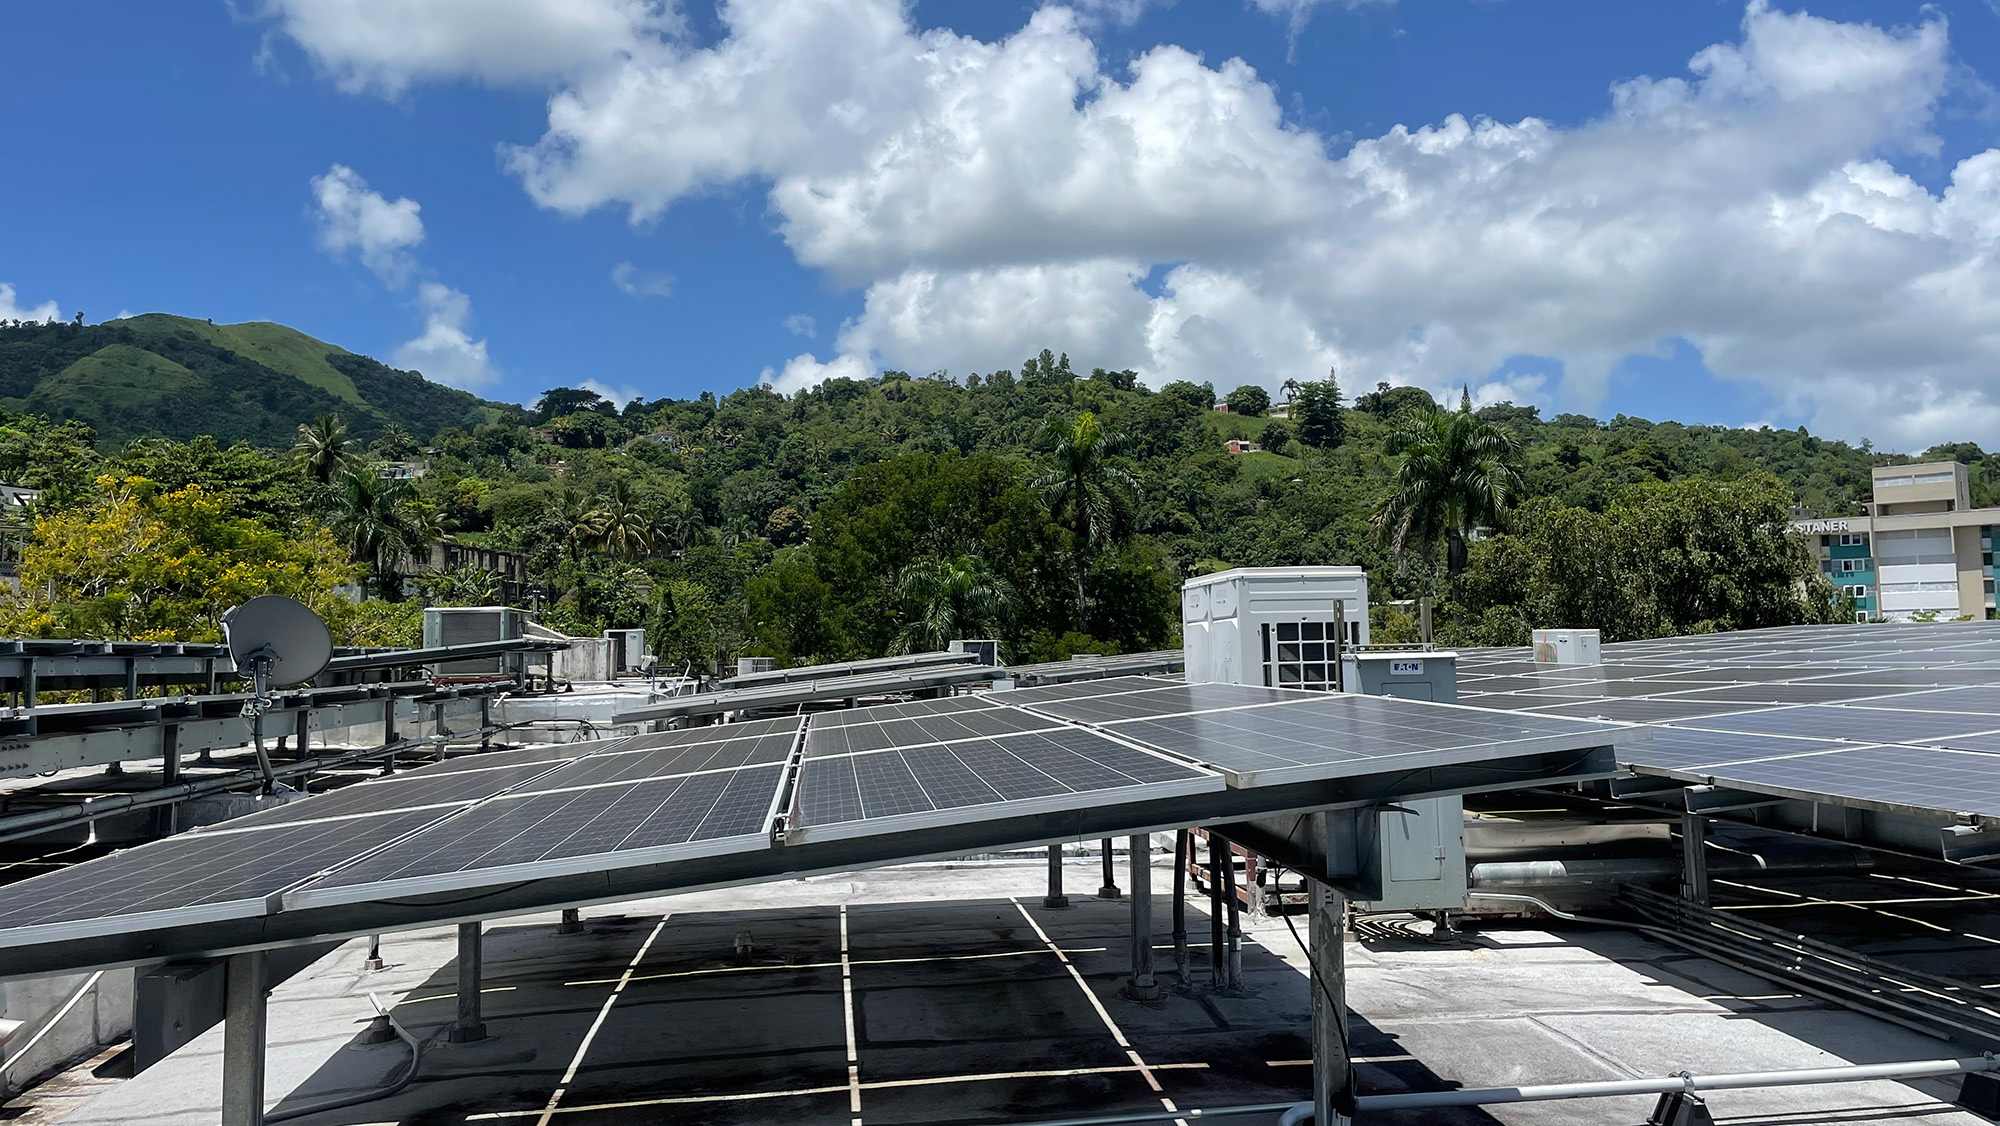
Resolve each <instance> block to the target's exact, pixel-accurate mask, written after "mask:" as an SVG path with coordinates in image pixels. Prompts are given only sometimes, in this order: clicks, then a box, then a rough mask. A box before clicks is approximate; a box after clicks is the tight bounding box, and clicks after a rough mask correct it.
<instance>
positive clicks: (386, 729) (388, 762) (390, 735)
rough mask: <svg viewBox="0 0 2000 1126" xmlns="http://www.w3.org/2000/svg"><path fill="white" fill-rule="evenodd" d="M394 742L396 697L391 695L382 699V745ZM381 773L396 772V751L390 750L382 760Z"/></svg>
mask: <svg viewBox="0 0 2000 1126" xmlns="http://www.w3.org/2000/svg"><path fill="white" fill-rule="evenodd" d="M395 742H396V697H395V696H393V695H392V696H390V697H389V698H388V699H386V700H383V701H382V745H383V746H385V747H387V746H391V745H393V744H394V743H395ZM382 773H384V774H394V773H396V752H394V751H390V752H389V757H387V758H385V759H383V760H382Z"/></svg>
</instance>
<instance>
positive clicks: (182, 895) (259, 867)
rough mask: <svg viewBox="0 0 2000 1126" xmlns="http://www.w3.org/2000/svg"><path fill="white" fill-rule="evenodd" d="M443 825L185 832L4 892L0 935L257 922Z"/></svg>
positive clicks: (373, 823)
mask: <svg viewBox="0 0 2000 1126" xmlns="http://www.w3.org/2000/svg"><path fill="white" fill-rule="evenodd" d="M437 816H438V815H437V814H436V813H434V812H411V813H396V814H389V815H385V816H382V817H364V818H353V819H348V820H342V821H326V822H314V823H309V824H303V825H276V826H271V827H269V828H265V829H258V830H251V831H241V832H229V833H204V832H192V833H184V834H182V835H180V836H178V837H169V838H167V839H166V840H163V841H156V842H154V843H152V844H150V845H145V846H143V847H140V848H134V849H128V850H126V851H124V852H120V853H115V854H113V855H111V856H107V857H103V858H101V859H98V860H93V861H90V862H89V863H86V864H79V865H77V866H75V867H73V868H64V869H61V870H60V871H56V872H51V873H48V874H47V875H42V876H37V877H35V878H33V879H30V880H23V881H21V882H20V883H17V884H10V885H8V887H7V894H6V896H5V897H4V902H0V931H13V932H15V933H9V934H7V935H6V938H7V940H8V942H9V943H10V944H14V945H19V944H23V943H27V942H34V941H61V940H68V939H78V938H85V937H89V936H91V935H95V934H109V933H117V932H118V931H121V930H126V929H133V928H139V927H143V926H148V925H151V926H167V925H175V924H191V923H200V922H211V921H215V920H218V919H224V918H238V917H245V916H252V915H260V914H263V913H264V911H265V909H266V903H265V900H266V898H267V897H269V896H271V895H273V894H275V893H277V892H280V891H282V890H284V889H285V888H287V887H289V886H291V885H293V884H296V883H299V882H300V881H303V880H305V879H308V878H309V877H311V876H312V875H314V874H315V873H317V872H321V871H324V870H326V869H327V868H328V867H330V866H332V865H334V864H338V863H340V862H341V861H344V860H347V859H349V858H350V857H353V856H355V855H358V854H359V853H361V852H363V851H365V850H366V849H368V848H371V847H375V846H376V845H378V844H380V843H381V842H383V841H386V840H391V839H394V838H395V837H397V836H398V835H401V834H403V833H406V832H409V831H410V830H412V829H415V828H417V827H418V826H421V825H424V824H427V823H429V822H430V821H433V820H435V819H436V818H437ZM165 916H172V917H171V918H166V917H165ZM38 931H44V932H47V931H52V932H53V933H48V934H42V933H37V932H38Z"/></svg>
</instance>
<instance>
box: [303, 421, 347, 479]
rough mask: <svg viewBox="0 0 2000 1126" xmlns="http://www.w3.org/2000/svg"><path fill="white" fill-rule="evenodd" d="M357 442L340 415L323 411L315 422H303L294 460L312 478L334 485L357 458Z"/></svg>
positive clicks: (307, 476)
mask: <svg viewBox="0 0 2000 1126" xmlns="http://www.w3.org/2000/svg"><path fill="white" fill-rule="evenodd" d="M356 445H358V443H357V442H355V441H354V439H353V438H351V437H349V436H348V433H347V424H346V423H344V422H342V421H340V416H338V415H333V414H322V415H318V416H315V417H314V418H313V420H312V421H311V422H304V423H300V424H299V437H298V440H297V441H295V442H293V443H292V461H293V462H294V463H295V464H296V465H297V466H298V467H299V471H300V472H301V473H304V474H305V475H306V478H307V479H308V480H313V481H318V482H319V483H320V484H322V485H330V484H332V483H333V479H334V477H335V476H337V475H338V474H339V473H340V471H341V470H342V469H345V468H347V464H348V462H350V461H352V460H353V458H354V448H355V446H356Z"/></svg>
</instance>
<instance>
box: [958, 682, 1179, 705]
mask: <svg viewBox="0 0 2000 1126" xmlns="http://www.w3.org/2000/svg"><path fill="white" fill-rule="evenodd" d="M1165 686H1166V682H1165V681H1158V680H1152V679H1150V678H1148V677H1142V676H1123V677H1109V678H1106V679H1102V680H1079V681H1076V682H1074V683H1071V684H1045V685H1042V686H1041V687H1038V688H1015V689H1012V690H1011V691H1007V692H996V693H994V694H993V695H994V698H995V699H997V700H999V701H1001V702H1002V703H1005V704H1007V705H1009V706H1011V707H1023V706H1031V705H1040V704H1047V703H1054V702H1056V701H1058V700H1082V699H1086V698H1089V697H1092V696H1117V695H1120V694H1122V693H1125V692H1144V691H1145V690H1147V689H1149V688H1162V687H1165Z"/></svg>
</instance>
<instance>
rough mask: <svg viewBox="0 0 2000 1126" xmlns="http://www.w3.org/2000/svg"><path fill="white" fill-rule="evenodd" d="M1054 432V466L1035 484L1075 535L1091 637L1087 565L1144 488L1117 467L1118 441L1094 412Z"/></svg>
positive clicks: (1084, 620) (1079, 604) (1080, 615)
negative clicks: (1085, 584)
mask: <svg viewBox="0 0 2000 1126" xmlns="http://www.w3.org/2000/svg"><path fill="white" fill-rule="evenodd" d="M1049 432H1050V434H1051V436H1053V437H1054V438H1055V442H1056V448H1055V454H1054V458H1053V464H1052V465H1051V466H1050V467H1049V468H1048V470H1046V471H1045V472H1043V473H1042V474H1041V476H1039V477H1036V478H1035V480H1034V481H1033V482H1032V485H1033V487H1034V488H1035V489H1036V490H1037V491H1039V492H1040V493H1041V494H1042V498H1043V499H1044V500H1045V501H1047V502H1048V506H1049V513H1050V515H1051V516H1052V517H1054V519H1055V521H1056V523H1058V524H1061V525H1062V526H1063V527H1064V528H1065V529H1066V530H1068V532H1069V539H1070V561H1071V563H1072V565H1073V569H1074V570H1075V572H1076V628H1077V629H1078V630H1082V631H1085V632H1087V626H1088V623H1089V612H1088V607H1087V605H1086V603H1085V601H1084V590H1083V574H1084V571H1085V569H1086V568H1087V566H1088V564H1087V562H1086V561H1087V559H1088V558H1089V555H1090V552H1091V550H1092V549H1093V548H1096V547H1099V546H1101V545H1103V544H1104V543H1106V542H1107V541H1109V540H1111V539H1112V538H1113V537H1114V536H1115V535H1116V534H1117V533H1118V532H1119V531H1120V530H1121V525H1122V524H1123V521H1124V517H1125V515H1126V513H1128V512H1129V511H1131V508H1132V502H1133V497H1134V495H1135V494H1136V493H1137V492H1138V490H1139V483H1138V481H1137V480H1136V479H1135V478H1134V477H1133V476H1132V475H1131V474H1130V473H1128V472H1126V471H1125V470H1123V469H1120V468H1118V467H1117V466H1115V465H1112V464H1111V460H1110V459H1111V458H1112V456H1113V455H1115V454H1116V453H1117V452H1118V445H1119V440H1118V436H1117V435H1115V434H1108V433H1106V432H1105V430H1104V427H1103V426H1102V425H1101V424H1099V423H1098V421H1097V416H1096V415H1094V414H1092V413H1091V412H1089V411H1084V412H1083V413H1082V414H1079V415H1077V416H1076V420H1075V421H1074V422H1072V423H1070V424H1069V425H1067V426H1063V425H1060V424H1058V423H1054V422H1051V423H1050V424H1049Z"/></svg>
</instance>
